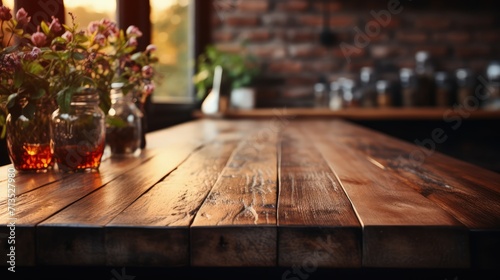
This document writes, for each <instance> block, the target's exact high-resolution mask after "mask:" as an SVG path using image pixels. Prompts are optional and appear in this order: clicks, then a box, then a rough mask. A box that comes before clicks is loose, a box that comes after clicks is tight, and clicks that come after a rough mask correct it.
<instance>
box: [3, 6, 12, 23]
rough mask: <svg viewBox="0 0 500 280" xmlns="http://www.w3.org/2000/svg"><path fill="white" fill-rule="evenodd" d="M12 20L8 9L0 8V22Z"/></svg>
mask: <svg viewBox="0 0 500 280" xmlns="http://www.w3.org/2000/svg"><path fill="white" fill-rule="evenodd" d="M11 18H12V14H11V13H10V8H8V7H6V6H0V20H5V21H8V20H10V19H11Z"/></svg>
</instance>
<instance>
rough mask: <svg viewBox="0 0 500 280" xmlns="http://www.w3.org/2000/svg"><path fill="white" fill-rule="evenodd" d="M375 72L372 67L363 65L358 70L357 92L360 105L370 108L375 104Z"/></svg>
mask: <svg viewBox="0 0 500 280" xmlns="http://www.w3.org/2000/svg"><path fill="white" fill-rule="evenodd" d="M375 80H376V79H375V73H374V71H373V68H372V67H363V68H361V71H360V87H359V93H358V94H357V95H358V96H359V97H360V99H361V104H362V107H367V108H372V107H376V106H377V91H376V88H375V87H376V85H375Z"/></svg>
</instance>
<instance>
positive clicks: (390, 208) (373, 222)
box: [302, 122, 470, 268]
mask: <svg viewBox="0 0 500 280" xmlns="http://www.w3.org/2000/svg"><path fill="white" fill-rule="evenodd" d="M332 123H335V122H332ZM302 127H303V129H304V131H305V132H306V133H307V134H308V135H311V138H312V139H314V140H313V141H314V143H316V145H317V147H318V149H319V151H320V152H321V153H322V154H323V155H324V157H325V159H326V160H327V162H328V164H329V165H330V166H331V168H332V169H333V170H334V171H335V172H336V174H337V176H338V178H339V180H340V182H341V184H342V186H343V188H344V190H345V191H346V193H347V195H348V197H349V199H350V200H351V202H352V204H353V206H354V209H355V210H356V213H357V214H358V217H359V219H360V221H361V223H362V225H363V266H365V267H396V268H397V267H401V268H402V267H405V268H410V267H415V268H417V267H419V268H428V267H432V268H434V267H439V268H447V267H454V268H466V267H469V266H470V256H469V239H468V232H467V228H465V227H464V226H463V225H462V224H461V223H460V222H458V221H457V220H456V219H455V218H453V217H452V216H451V215H450V214H448V213H447V212H445V211H444V210H443V209H441V208H440V207H439V206H437V205H435V204H434V203H433V202H432V201H430V200H428V199H427V198H425V197H424V196H422V195H421V194H419V193H418V192H416V191H415V190H413V189H412V188H411V187H409V186H408V185H407V184H409V182H407V181H403V180H400V179H399V178H398V177H395V176H393V174H392V172H387V171H385V170H384V169H382V168H380V167H379V166H377V165H376V164H374V163H373V162H370V160H369V158H367V157H364V156H363V154H362V153H360V152H359V151H357V150H356V149H355V148H353V147H351V146H348V145H345V144H343V143H341V142H340V141H338V139H337V138H340V137H334V136H331V135H332V132H331V131H333V130H334V128H332V127H331V125H321V124H319V123H318V122H316V123H311V122H304V123H303V124H302ZM325 132H326V134H327V135H325ZM335 133H337V135H340V136H341V135H342V131H335Z"/></svg>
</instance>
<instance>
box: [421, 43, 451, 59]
mask: <svg viewBox="0 0 500 280" xmlns="http://www.w3.org/2000/svg"><path fill="white" fill-rule="evenodd" d="M418 51H427V52H429V54H430V55H431V56H433V57H436V58H438V59H439V58H440V57H443V56H447V55H449V54H450V48H449V47H448V46H443V45H418V46H416V47H415V48H414V51H413V52H412V54H413V56H412V57H414V54H415V53H416V52H418Z"/></svg>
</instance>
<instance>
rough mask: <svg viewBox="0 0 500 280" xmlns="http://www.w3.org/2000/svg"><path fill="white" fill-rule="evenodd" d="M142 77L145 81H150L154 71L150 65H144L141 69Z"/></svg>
mask: <svg viewBox="0 0 500 280" xmlns="http://www.w3.org/2000/svg"><path fill="white" fill-rule="evenodd" d="M141 71H142V77H143V78H145V79H151V78H152V77H153V74H154V71H153V67H151V65H145V66H143V67H142V70H141Z"/></svg>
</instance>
